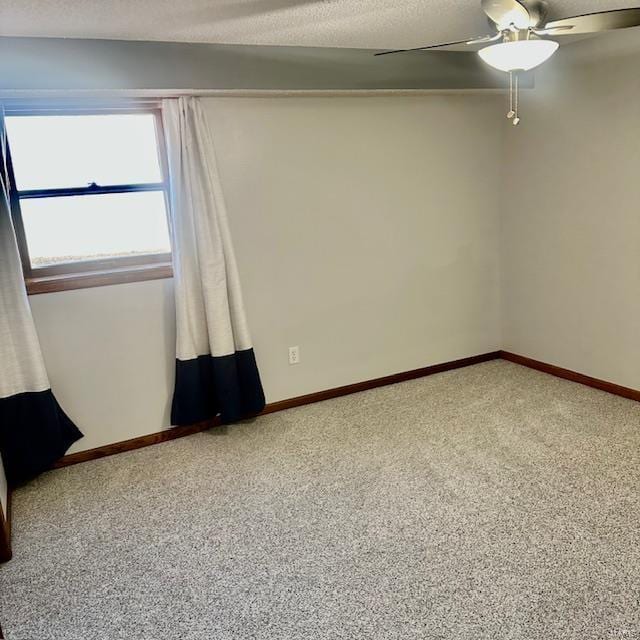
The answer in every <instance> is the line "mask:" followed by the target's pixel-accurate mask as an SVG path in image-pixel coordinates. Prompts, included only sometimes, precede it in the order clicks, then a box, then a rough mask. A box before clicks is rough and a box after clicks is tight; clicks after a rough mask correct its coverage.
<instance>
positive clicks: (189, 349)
mask: <svg viewBox="0 0 640 640" xmlns="http://www.w3.org/2000/svg"><path fill="white" fill-rule="evenodd" d="M163 124H164V134H165V138H166V143H167V156H168V168H169V183H170V195H169V201H170V202H169V217H170V228H171V242H172V254H173V270H174V287H175V298H176V325H177V326H176V329H177V336H176V381H175V389H174V395H173V404H172V410H171V422H172V424H174V425H189V424H194V423H197V422H202V421H204V420H209V419H211V418H213V417H215V416H218V415H219V416H220V420H221V421H222V422H223V423H228V422H234V421H236V420H240V419H242V418H245V417H248V416H251V415H255V414H257V413H259V412H260V411H261V410H262V409H263V408H264V393H263V390H262V384H261V382H260V375H259V373H258V368H257V365H256V360H255V356H254V353H253V348H252V343H251V336H250V334H249V328H248V326H247V320H246V317H245V311H244V305H243V300H242V293H241V290H240V279H239V276H238V269H237V267H236V260H235V256H234V252H233V246H232V243H231V236H230V232H229V226H228V223H227V215H226V209H225V203H224V198H223V195H222V188H221V184H220V178H219V176H218V170H217V165H216V159H215V153H214V147H213V140H212V137H211V133H210V131H209V127H208V125H207V121H206V118H205V115H204V112H203V110H202V106H201V104H200V101H199V100H198V99H197V98H192V97H182V98H178V99H169V100H165V101H164V102H163Z"/></svg>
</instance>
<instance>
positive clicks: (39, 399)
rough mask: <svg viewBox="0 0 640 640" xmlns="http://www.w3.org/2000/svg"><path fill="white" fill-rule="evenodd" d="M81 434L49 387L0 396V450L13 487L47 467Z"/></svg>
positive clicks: (6, 473) (8, 478)
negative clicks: (43, 389)
mask: <svg viewBox="0 0 640 640" xmlns="http://www.w3.org/2000/svg"><path fill="white" fill-rule="evenodd" d="M82 437H83V435H82V433H81V432H80V431H79V429H78V428H77V427H76V425H75V424H73V422H72V421H71V420H70V419H69V417H68V416H67V415H66V413H65V412H64V411H63V410H62V408H61V407H60V405H59V404H58V402H57V401H56V399H55V397H54V395H53V393H52V392H51V389H47V390H46V391H35V392H25V393H19V394H16V395H14V396H9V397H8V398H0V453H1V454H2V462H3V465H4V470H5V475H6V476H7V481H8V482H9V484H10V485H12V486H15V485H16V484H20V483H23V482H26V481H27V480H30V479H31V478H34V477H35V476H37V475H38V474H40V473H42V472H43V471H47V470H48V469H50V468H51V467H52V466H53V464H54V462H56V460H58V459H59V458H61V457H62V456H63V455H64V454H65V453H66V452H67V450H68V449H69V447H70V446H71V445H72V444H73V443H74V442H76V440H79V439H80V438H82Z"/></svg>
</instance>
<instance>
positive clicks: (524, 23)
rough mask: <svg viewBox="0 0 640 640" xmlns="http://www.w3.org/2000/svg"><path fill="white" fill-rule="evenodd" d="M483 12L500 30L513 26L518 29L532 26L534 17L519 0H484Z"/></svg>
mask: <svg viewBox="0 0 640 640" xmlns="http://www.w3.org/2000/svg"><path fill="white" fill-rule="evenodd" d="M481 4H482V10H483V11H484V12H485V13H486V14H487V15H488V16H489V18H491V20H493V21H494V22H495V23H496V24H497V25H498V29H506V28H507V27H509V26H511V25H512V24H513V25H515V26H516V27H518V29H528V28H529V27H530V26H532V16H531V14H530V13H529V11H528V10H527V8H526V7H525V6H524V5H523V4H522V3H521V2H519V1H518V0H482V2H481Z"/></svg>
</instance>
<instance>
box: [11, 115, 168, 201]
mask: <svg viewBox="0 0 640 640" xmlns="http://www.w3.org/2000/svg"><path fill="white" fill-rule="evenodd" d="M6 120H7V133H8V136H9V141H10V144H11V156H12V159H13V168H14V173H15V178H16V184H17V187H18V189H19V190H21V191H24V190H32V189H52V188H69V187H86V186H87V185H88V184H90V183H92V182H95V183H97V184H99V185H117V184H138V183H154V182H161V181H162V172H161V170H160V163H159V161H158V145H157V141H156V130H155V121H154V117H153V114H151V113H141V114H110V115H63V116H58V115H56V116H9V117H7V119H6Z"/></svg>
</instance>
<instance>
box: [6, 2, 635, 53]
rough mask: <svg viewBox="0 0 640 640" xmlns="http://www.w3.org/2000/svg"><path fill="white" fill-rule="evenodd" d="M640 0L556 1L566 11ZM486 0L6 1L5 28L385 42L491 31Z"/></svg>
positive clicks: (556, 12) (560, 12)
mask: <svg viewBox="0 0 640 640" xmlns="http://www.w3.org/2000/svg"><path fill="white" fill-rule="evenodd" d="M639 3H640V2H639V0H555V2H552V3H551V9H552V10H551V15H552V16H553V17H564V16H570V15H576V14H581V13H589V12H592V11H603V10H606V9H617V8H627V7H632V6H635V5H638V4H639ZM487 31H488V29H487V22H486V18H485V17H484V14H483V13H482V11H481V10H480V0H0V35H12V36H64V37H71V38H113V39H123V40H166V41H179V42H214V43H227V44H271V45H302V46H326V47H356V48H365V49H385V48H404V47H416V46H420V45H424V44H430V43H438V42H447V41H451V40H459V39H464V38H466V37H469V36H476V35H481V34H483V33H486V32H487Z"/></svg>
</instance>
